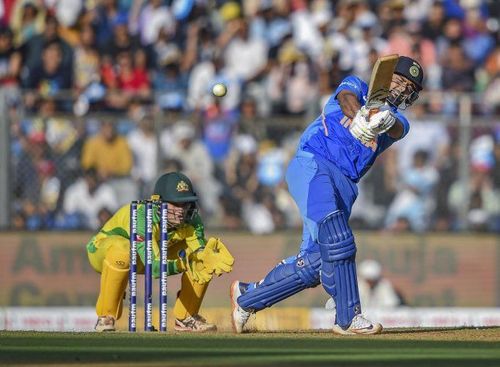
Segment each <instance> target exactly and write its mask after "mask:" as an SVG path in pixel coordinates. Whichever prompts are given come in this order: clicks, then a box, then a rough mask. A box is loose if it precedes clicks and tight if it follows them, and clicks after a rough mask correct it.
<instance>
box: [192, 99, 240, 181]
mask: <svg viewBox="0 0 500 367" xmlns="http://www.w3.org/2000/svg"><path fill="white" fill-rule="evenodd" d="M214 102H215V103H213V104H211V105H209V106H207V108H205V109H203V111H202V113H201V124H202V129H203V132H202V140H203V143H204V144H205V147H206V148H207V150H208V153H209V154H210V157H211V159H212V160H213V162H214V163H215V166H216V168H217V169H222V168H221V167H222V164H223V163H224V161H225V160H226V158H227V156H228V154H229V150H230V148H231V143H232V141H233V137H234V132H235V131H236V127H237V123H238V115H237V113H236V111H233V110H227V109H226V108H225V107H223V106H222V102H221V101H220V99H215V101H214ZM217 176H218V174H217Z"/></svg>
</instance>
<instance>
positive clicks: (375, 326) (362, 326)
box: [332, 315, 383, 335]
mask: <svg viewBox="0 0 500 367" xmlns="http://www.w3.org/2000/svg"><path fill="white" fill-rule="evenodd" d="M382 329H383V327H382V325H381V324H379V323H378V322H376V323H373V322H371V321H370V320H368V319H366V318H365V317H364V316H363V315H356V316H354V318H353V319H352V322H351V325H349V327H348V328H347V329H345V330H344V329H342V328H341V327H340V326H339V325H337V324H335V325H334V326H333V329H332V330H333V332H334V333H336V334H340V335H373V334H380V333H381V332H382Z"/></svg>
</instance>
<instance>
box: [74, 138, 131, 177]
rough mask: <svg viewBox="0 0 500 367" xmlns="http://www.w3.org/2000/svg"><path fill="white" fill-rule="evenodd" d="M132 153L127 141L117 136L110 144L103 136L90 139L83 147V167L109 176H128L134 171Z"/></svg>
mask: <svg viewBox="0 0 500 367" xmlns="http://www.w3.org/2000/svg"><path fill="white" fill-rule="evenodd" d="M132 161H133V157H132V151H131V150H130V147H129V145H128V143H127V140H125V138H123V137H122V136H117V137H116V138H115V139H114V140H113V141H111V142H108V141H106V140H105V139H104V138H103V137H102V136H100V135H96V136H94V137H91V138H89V139H88V140H87V141H86V142H85V144H84V145H83V151H82V167H83V168H84V169H89V168H95V169H96V170H97V171H98V172H100V173H104V174H106V175H109V176H128V175H129V174H130V171H131V169H132Z"/></svg>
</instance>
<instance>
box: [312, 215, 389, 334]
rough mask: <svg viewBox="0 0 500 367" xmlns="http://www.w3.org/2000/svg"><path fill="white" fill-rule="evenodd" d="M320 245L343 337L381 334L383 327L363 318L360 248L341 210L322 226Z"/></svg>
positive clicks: (337, 329)
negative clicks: (360, 289) (357, 264)
mask: <svg viewBox="0 0 500 367" xmlns="http://www.w3.org/2000/svg"><path fill="white" fill-rule="evenodd" d="M318 243H319V245H320V252H321V283H322V284H323V288H325V290H326V291H327V293H328V294H329V295H330V296H332V297H333V299H334V300H335V304H336V310H337V311H336V325H335V327H334V331H335V332H338V333H339V334H377V333H379V332H380V331H382V325H380V324H376V323H371V322H370V321H369V320H367V319H365V318H364V317H363V316H362V315H361V304H360V300H359V291H358V281H357V276H356V263H355V259H356V245H355V243H354V236H353V234H352V231H351V229H350V228H349V225H348V224H347V219H346V217H345V215H344V213H343V211H342V210H337V211H335V212H333V213H331V214H329V215H328V216H326V217H325V219H324V220H323V221H322V222H320V224H319V227H318Z"/></svg>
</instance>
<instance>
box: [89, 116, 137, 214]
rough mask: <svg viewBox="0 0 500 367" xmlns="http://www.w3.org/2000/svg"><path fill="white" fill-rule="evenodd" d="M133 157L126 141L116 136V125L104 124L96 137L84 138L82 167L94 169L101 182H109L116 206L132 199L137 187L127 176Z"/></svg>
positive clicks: (130, 169) (105, 122) (128, 175)
mask: <svg viewBox="0 0 500 367" xmlns="http://www.w3.org/2000/svg"><path fill="white" fill-rule="evenodd" d="M132 164H133V157H132V151H131V150H130V147H129V145H128V143H127V140H126V139H125V138H124V137H122V136H119V135H117V133H116V130H115V126H114V124H113V123H112V122H110V121H104V122H103V123H102V125H101V129H100V132H99V134H98V135H96V136H93V137H90V138H89V139H87V141H86V142H85V144H84V145H83V150H82V168H83V169H85V170H87V169H90V168H94V169H95V170H96V171H97V173H98V175H99V178H100V179H101V180H109V181H108V182H109V184H110V185H111V186H112V187H113V189H114V191H115V195H116V197H117V204H118V205H123V204H125V203H130V202H131V201H132V200H134V198H135V197H137V195H136V187H135V184H134V182H133V181H132V179H131V178H130V174H131V171H132Z"/></svg>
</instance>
